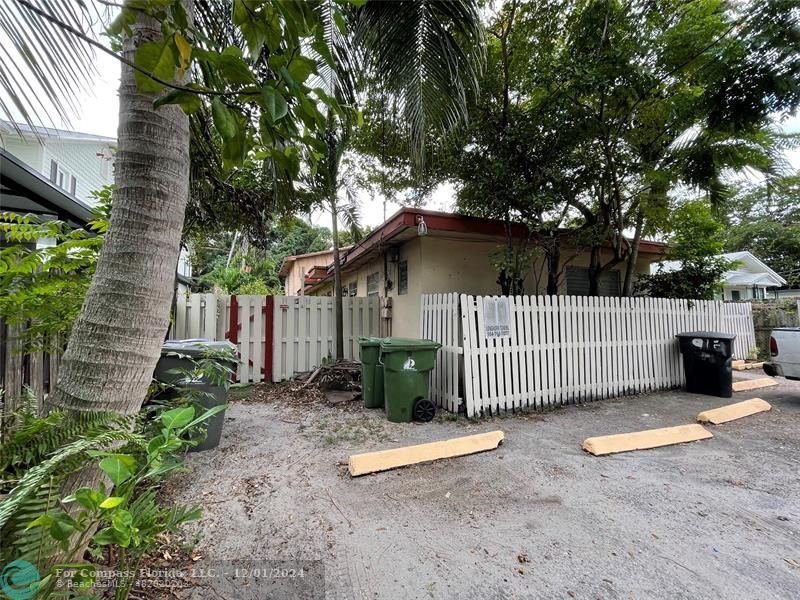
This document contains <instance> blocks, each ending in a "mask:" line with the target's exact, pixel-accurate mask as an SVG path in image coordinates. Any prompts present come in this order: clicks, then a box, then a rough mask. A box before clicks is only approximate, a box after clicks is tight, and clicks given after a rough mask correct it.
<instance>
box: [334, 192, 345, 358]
mask: <svg viewBox="0 0 800 600" xmlns="http://www.w3.org/2000/svg"><path fill="white" fill-rule="evenodd" d="M335 193H336V192H334V194H335ZM331 215H332V216H331V231H332V232H333V295H334V300H333V311H334V320H335V321H336V359H337V360H339V359H342V358H344V324H343V322H342V317H343V309H342V262H341V259H340V257H339V213H338V211H337V207H336V198H335V197H333V198H331Z"/></svg>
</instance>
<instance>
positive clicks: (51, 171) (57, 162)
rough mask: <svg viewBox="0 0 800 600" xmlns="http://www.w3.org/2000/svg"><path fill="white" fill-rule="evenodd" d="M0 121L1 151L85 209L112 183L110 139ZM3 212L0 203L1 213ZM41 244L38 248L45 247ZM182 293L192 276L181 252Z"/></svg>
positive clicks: (112, 143)
mask: <svg viewBox="0 0 800 600" xmlns="http://www.w3.org/2000/svg"><path fill="white" fill-rule="evenodd" d="M36 132H37V133H38V137H37V135H35V134H34V132H33V130H31V128H30V126H28V125H26V124H23V123H16V126H15V124H14V123H10V122H8V121H2V120H0V148H2V149H3V150H5V151H6V152H7V153H8V154H11V155H13V156H14V157H15V158H17V159H19V160H20V161H21V162H23V163H24V164H25V165H27V166H28V167H30V168H31V169H32V170H34V171H36V172H38V173H39V174H41V175H42V176H43V177H44V178H45V179H47V180H49V181H50V182H51V183H53V184H54V185H55V186H56V187H58V188H60V189H61V190H62V191H63V192H65V193H66V194H68V195H69V196H72V197H74V198H75V199H77V200H78V201H80V202H82V203H83V204H86V205H88V206H90V207H91V206H94V205H95V204H96V203H95V201H94V199H93V198H92V196H91V193H92V192H94V191H97V190H99V189H101V188H102V187H104V186H106V185H111V184H113V183H114V151H115V148H116V145H117V140H116V139H114V138H110V137H104V136H100V135H94V134H91V133H80V132H77V131H67V130H64V129H53V128H50V127H37V128H36ZM2 208H3V202H2V199H0V209H2ZM46 243H47V241H46V240H41V241H40V244H46ZM177 272H178V278H179V284H178V285H179V288H180V291H181V293H186V292H187V291H188V289H189V288H188V285H187V284H188V283H189V282H190V278H191V276H192V267H191V265H190V264H189V254H188V252H186V250H185V249H182V250H181V255H180V259H179V260H178V271H177Z"/></svg>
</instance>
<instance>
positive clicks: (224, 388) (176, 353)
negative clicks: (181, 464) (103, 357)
mask: <svg viewBox="0 0 800 600" xmlns="http://www.w3.org/2000/svg"><path fill="white" fill-rule="evenodd" d="M209 351H211V352H213V353H214V354H227V355H229V358H228V357H227V356H220V358H219V360H222V361H224V362H226V363H228V364H229V365H230V366H231V367H235V365H236V346H235V345H234V344H232V343H230V342H226V341H221V342H213V341H209V340H202V339H192V340H167V341H166V342H164V345H163V346H162V347H161V358H160V359H159V361H158V364H157V365H156V370H155V372H154V373H153V378H154V379H156V380H157V381H160V382H162V383H166V384H169V385H174V386H176V387H180V388H183V389H186V390H190V391H198V392H202V393H199V394H197V396H198V401H199V402H200V404H201V405H202V406H203V407H204V408H207V409H208V408H213V407H215V406H220V405H221V404H225V402H226V401H227V398H228V385H229V382H228V381H211V380H210V379H208V378H207V377H203V376H201V377H199V378H189V377H187V375H190V373H188V372H191V371H192V370H193V369H195V368H196V361H198V360H200V359H202V358H204V357H206V356H207V354H208V352H209ZM179 370H180V371H184V372H177V371H179ZM224 422H225V411H222V412H219V413H217V414H216V415H214V416H212V417H211V418H210V419H208V421H207V425H208V429H207V435H206V439H205V440H203V441H202V442H201V443H200V444H198V445H197V446H193V447H192V448H191V450H192V451H194V452H199V451H201V450H210V449H211V448H216V447H217V446H218V445H219V440H220V438H221V437H222V424H223V423H224Z"/></svg>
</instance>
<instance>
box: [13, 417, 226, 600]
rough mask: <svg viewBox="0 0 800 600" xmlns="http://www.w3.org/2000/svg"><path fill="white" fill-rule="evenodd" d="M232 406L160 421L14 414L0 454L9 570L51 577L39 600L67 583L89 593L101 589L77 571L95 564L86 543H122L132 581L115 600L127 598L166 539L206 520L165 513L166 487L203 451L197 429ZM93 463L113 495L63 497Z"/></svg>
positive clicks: (190, 512) (183, 509)
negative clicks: (29, 568) (21, 565)
mask: <svg viewBox="0 0 800 600" xmlns="http://www.w3.org/2000/svg"><path fill="white" fill-rule="evenodd" d="M224 408H225V407H224V406H219V407H215V408H214V409H211V410H208V411H205V412H203V413H201V414H199V415H198V414H197V412H196V410H195V408H194V407H193V406H177V407H175V408H171V409H162V410H160V411H159V412H158V413H157V416H156V420H155V421H153V420H152V419H141V418H137V419H134V418H133V417H125V418H122V417H120V416H119V415H116V414H113V413H97V414H86V415H74V416H73V415H66V414H63V413H60V412H54V413H51V414H49V415H47V416H45V417H36V416H35V415H34V414H33V412H32V411H30V410H21V411H19V412H17V413H15V414H14V415H13V419H12V422H11V423H10V427H9V440H8V442H7V443H5V444H3V445H2V446H0V540H2V541H1V542H0V564H2V563H5V562H8V561H10V560H17V559H24V560H27V561H28V562H30V563H31V564H33V565H34V566H36V568H37V569H38V570H39V572H40V573H43V574H45V576H44V577H43V578H42V579H41V580H40V581H39V582H38V584H37V585H38V588H37V589H36V597H37V598H49V597H53V595H54V594H56V593H57V590H59V589H63V585H64V583H65V578H67V579H69V580H70V586H71V587H72V588H73V589H74V590H77V591H78V592H80V593H81V594H82V593H84V592H86V591H88V590H89V588H90V587H91V586H92V585H93V583H94V581H93V579H92V578H91V577H87V576H86V572H87V571H88V572H92V571H94V569H92V568H89V569H88V570H87V569H85V568H74V567H75V566H76V565H78V566H83V567H87V566H89V565H85V564H84V563H83V552H84V549H85V548H86V546H87V544H88V545H89V550H90V552H92V553H93V554H94V555H95V556H100V555H101V550H102V548H104V547H106V546H109V545H113V546H115V551H114V552H113V553H111V554H110V555H111V556H115V557H116V561H117V563H116V564H115V565H111V567H113V568H112V570H113V571H115V572H117V573H121V574H123V575H121V576H120V577H121V579H120V580H119V581H116V582H114V588H115V590H116V592H115V594H116V596H115V597H116V598H118V599H124V598H127V597H128V595H129V593H130V591H131V589H132V587H133V585H134V583H135V580H134V578H133V577H131V576H125V575H124V574H125V573H128V574H131V573H135V572H136V571H137V567H138V564H139V562H140V561H141V559H142V557H143V556H144V555H145V553H146V552H148V551H151V550H152V549H153V548H154V547H155V543H156V539H157V536H159V535H160V534H161V533H164V532H167V531H175V530H176V529H177V528H178V527H180V526H181V524H183V523H185V522H186V521H189V520H193V519H197V518H199V517H200V514H201V509H200V507H197V506H180V505H177V506H170V507H163V506H161V505H160V504H159V502H158V498H157V492H158V486H159V485H160V482H161V481H162V480H163V479H164V478H165V477H166V476H168V475H169V474H170V473H173V472H174V471H176V470H178V469H181V468H183V461H182V458H181V456H182V454H183V453H184V452H185V450H186V448H187V447H189V446H191V445H192V444H194V443H196V441H195V440H194V433H195V432H196V430H197V428H198V426H200V425H201V424H202V423H203V422H204V421H205V420H206V419H208V418H209V417H211V416H213V415H214V414H216V413H217V412H219V411H221V410H224ZM87 464H94V465H96V467H98V468H99V469H101V470H102V471H103V472H104V473H105V474H106V476H107V477H108V480H109V481H110V483H111V484H112V485H111V487H107V486H106V485H105V484H100V485H99V486H98V487H96V488H80V489H78V490H76V491H75V492H74V493H72V494H70V495H69V496H63V495H62V493H61V490H62V485H63V484H64V482H65V480H66V479H67V478H68V477H69V476H70V475H71V474H73V473H75V472H76V471H77V470H78V469H81V468H84V467H86V466H87ZM55 556H58V557H59V561H58V562H57V561H55V560H54V557H55ZM71 567H72V568H73V570H72V571H70V568H71ZM56 574H58V576H56ZM84 597H85V596H84Z"/></svg>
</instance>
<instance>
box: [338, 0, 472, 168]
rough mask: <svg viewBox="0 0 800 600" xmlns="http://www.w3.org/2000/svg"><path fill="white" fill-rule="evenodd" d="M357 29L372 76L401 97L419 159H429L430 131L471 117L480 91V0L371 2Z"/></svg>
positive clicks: (361, 13)
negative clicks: (427, 136)
mask: <svg viewBox="0 0 800 600" xmlns="http://www.w3.org/2000/svg"><path fill="white" fill-rule="evenodd" d="M354 33H355V36H356V41H357V42H358V43H359V44H360V45H361V46H362V47H363V48H364V53H365V57H366V58H367V60H368V61H369V63H368V67H369V70H370V76H371V77H373V78H375V79H376V80H377V81H379V82H380V84H381V85H382V86H384V88H385V90H386V91H387V92H388V93H389V94H392V95H394V96H396V97H397V98H399V100H400V103H401V105H402V111H403V114H404V116H405V119H406V121H407V123H408V127H409V138H410V142H411V152H412V156H413V159H414V161H415V163H416V164H418V165H421V164H423V162H424V159H425V133H426V132H427V131H429V130H431V129H433V130H437V131H439V132H440V133H444V132H446V131H449V130H451V129H453V128H455V127H456V126H458V125H459V124H461V123H465V122H466V117H467V103H468V99H469V97H470V95H472V94H477V93H478V75H479V73H480V69H481V68H482V64H483V60H484V35H483V26H482V24H481V19H480V15H479V13H478V7H477V2H475V1H474V0H438V1H434V0H397V1H395V2H379V1H371V2H367V3H366V4H365V5H364V6H363V7H362V8H361V9H360V11H359V12H358V20H357V23H356V26H355V29H354Z"/></svg>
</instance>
